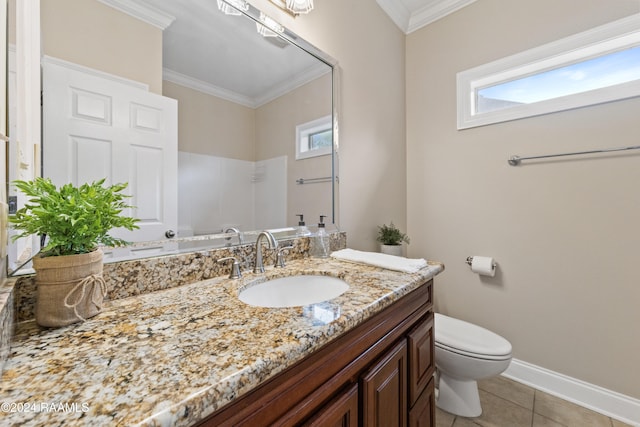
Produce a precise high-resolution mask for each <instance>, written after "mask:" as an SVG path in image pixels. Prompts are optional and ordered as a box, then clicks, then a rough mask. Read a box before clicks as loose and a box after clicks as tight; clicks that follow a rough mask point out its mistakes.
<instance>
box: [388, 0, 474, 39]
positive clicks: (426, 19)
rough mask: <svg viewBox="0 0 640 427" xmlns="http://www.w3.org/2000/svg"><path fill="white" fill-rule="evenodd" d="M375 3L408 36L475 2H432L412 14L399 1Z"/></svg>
mask: <svg viewBox="0 0 640 427" xmlns="http://www.w3.org/2000/svg"><path fill="white" fill-rule="evenodd" d="M376 1H377V3H378V5H379V6H380V7H381V8H382V10H384V11H385V12H386V13H387V15H389V17H390V18H391V20H392V21H393V22H394V23H395V24H396V25H397V26H398V28H400V29H401V30H402V31H403V32H404V33H405V34H409V33H412V32H414V31H416V30H418V29H420V28H422V27H424V26H425V25H429V24H431V23H432V22H435V21H437V20H438V19H441V18H444V17H445V16H447V15H449V14H451V13H453V12H455V11H457V10H459V9H462V8H463V7H465V6H468V5H470V4H471V3H474V2H475V1H476V0H434V1H431V2H429V4H428V5H426V6H424V7H422V8H420V9H418V10H416V11H414V12H413V13H412V12H411V11H410V10H409V9H408V8H407V7H406V6H405V4H404V3H403V2H402V1H400V0H376Z"/></svg>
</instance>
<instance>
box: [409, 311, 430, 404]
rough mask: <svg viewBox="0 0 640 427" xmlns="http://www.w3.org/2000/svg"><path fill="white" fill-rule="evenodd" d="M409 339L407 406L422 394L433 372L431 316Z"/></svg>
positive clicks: (416, 328)
mask: <svg viewBox="0 0 640 427" xmlns="http://www.w3.org/2000/svg"><path fill="white" fill-rule="evenodd" d="M408 338H409V402H410V405H409V406H413V405H414V404H415V403H416V400H418V397H419V396H420V395H421V394H422V392H423V391H424V389H425V387H426V386H427V384H429V381H431V379H432V377H433V371H434V357H433V356H434V355H433V351H434V350H433V348H434V341H433V339H434V338H433V314H429V316H427V317H426V318H424V320H422V321H421V322H420V323H419V324H418V325H417V326H416V327H414V328H413V329H412V330H411V332H410V333H409V335H408Z"/></svg>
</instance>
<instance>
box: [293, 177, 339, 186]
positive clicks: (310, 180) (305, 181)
mask: <svg viewBox="0 0 640 427" xmlns="http://www.w3.org/2000/svg"><path fill="white" fill-rule="evenodd" d="M337 179H338V177H336V180H337ZM316 182H331V177H330V176H324V177H322V178H306V179H305V178H299V179H296V183H297V184H300V185H302V184H311V183H316Z"/></svg>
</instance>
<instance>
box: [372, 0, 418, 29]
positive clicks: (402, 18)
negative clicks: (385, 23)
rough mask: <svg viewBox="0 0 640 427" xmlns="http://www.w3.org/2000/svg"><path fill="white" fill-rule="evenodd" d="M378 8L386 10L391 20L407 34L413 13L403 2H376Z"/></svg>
mask: <svg viewBox="0 0 640 427" xmlns="http://www.w3.org/2000/svg"><path fill="white" fill-rule="evenodd" d="M376 2H377V3H378V6H380V7H381V8H382V10H384V11H385V12H386V13H387V15H389V18H391V20H392V21H393V22H394V23H395V24H396V25H397V26H398V28H400V29H401V30H402V31H403V32H404V33H405V34H406V33H407V29H408V28H409V20H410V19H411V12H409V9H407V7H406V6H405V5H404V3H403V2H401V1H398V0H376Z"/></svg>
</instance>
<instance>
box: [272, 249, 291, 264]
mask: <svg viewBox="0 0 640 427" xmlns="http://www.w3.org/2000/svg"><path fill="white" fill-rule="evenodd" d="M289 249H293V246H285V247H282V248H280V249H278V253H277V254H276V264H275V265H274V267H284V266H285V264H284V254H283V253H282V252H284V251H288V250H289Z"/></svg>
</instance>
